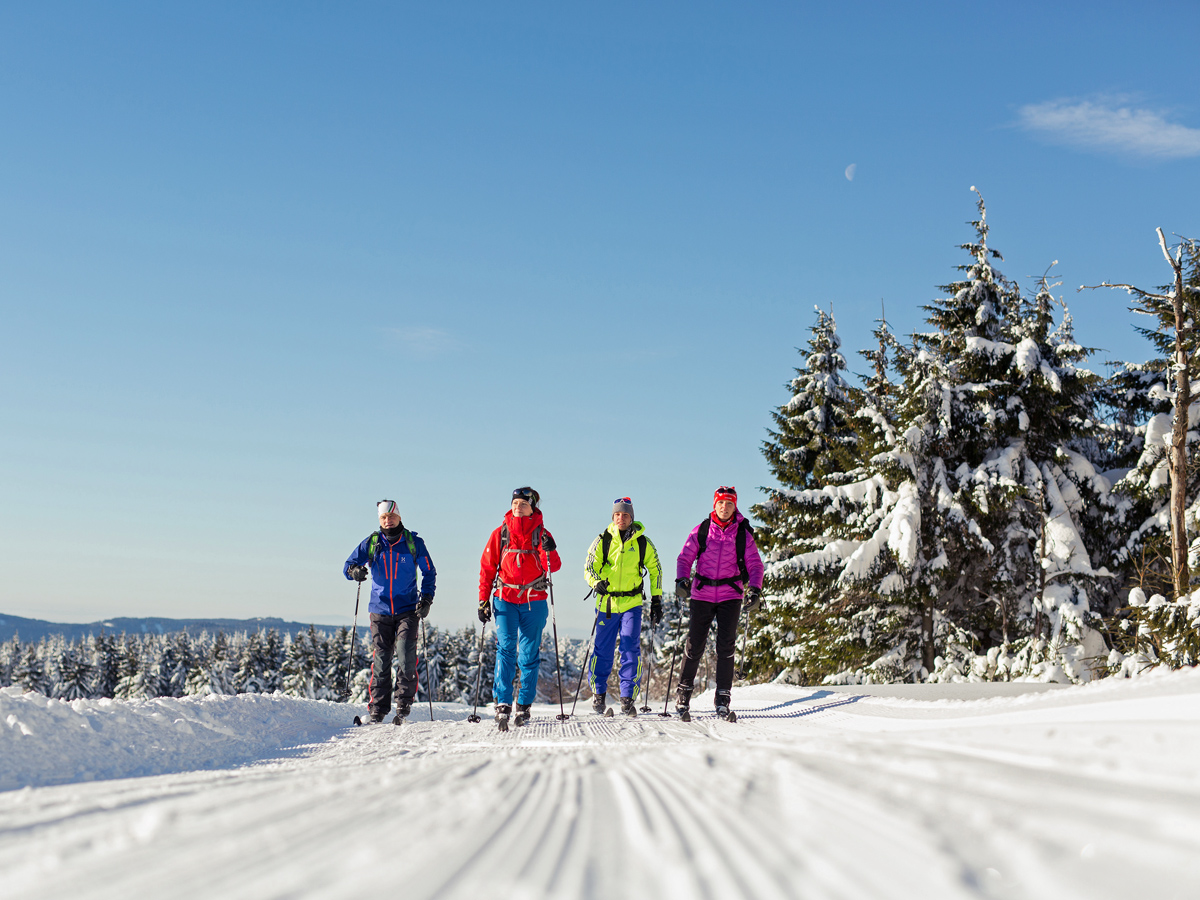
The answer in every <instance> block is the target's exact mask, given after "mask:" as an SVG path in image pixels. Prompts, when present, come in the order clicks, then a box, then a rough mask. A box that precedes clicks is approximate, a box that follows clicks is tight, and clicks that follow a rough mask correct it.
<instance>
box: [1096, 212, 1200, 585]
mask: <svg viewBox="0 0 1200 900" xmlns="http://www.w3.org/2000/svg"><path fill="white" fill-rule="evenodd" d="M1156 231H1157V232H1158V246H1159V247H1161V248H1162V253H1163V256H1164V257H1166V260H1167V264H1168V265H1169V266H1170V267H1171V272H1172V274H1173V275H1174V276H1175V277H1174V279H1173V285H1172V291H1171V293H1170V294H1169V295H1167V296H1164V295H1162V294H1152V293H1150V292H1149V291H1144V290H1142V289H1141V288H1139V287H1135V286H1134V285H1132V284H1114V283H1110V282H1107V281H1105V282H1103V283H1101V284H1098V285H1090V286H1089V285H1083V286H1081V287H1080V288H1079V289H1080V290H1081V291H1082V290H1085V289H1087V290H1094V289H1095V288H1098V287H1108V288H1124V289H1125V290H1127V291H1129V292H1130V293H1131V294H1135V295H1136V296H1138V297H1140V298H1141V299H1142V300H1143V301H1156V302H1158V303H1165V302H1167V301H1170V303H1171V312H1172V316H1171V323H1170V324H1169V325H1168V324H1167V323H1166V322H1165V321H1162V320H1161V319H1160V322H1161V327H1164V328H1174V329H1175V352H1174V357H1173V359H1172V368H1173V369H1174V373H1175V419H1174V422H1173V424H1172V428H1171V446H1170V448H1169V449H1168V452H1167V471H1168V473H1169V474H1170V476H1171V577H1172V580H1173V582H1174V584H1173V586H1174V590H1175V596H1176V597H1184V596H1186V595H1187V594H1188V592H1189V590H1190V588H1191V580H1192V579H1191V572H1190V571H1189V570H1188V535H1187V521H1186V518H1185V513H1186V511H1187V472H1188V449H1187V435H1188V424H1189V423H1188V408H1189V407H1190V406H1191V404H1192V381H1191V371H1190V369H1191V358H1190V357H1189V355H1188V346H1189V344H1190V343H1191V340H1192V334H1193V332H1194V331H1195V328H1196V324H1197V323H1195V322H1191V321H1189V318H1188V311H1187V303H1186V301H1185V295H1184V284H1183V245H1184V244H1185V243H1187V244H1190V245H1191V247H1192V248H1193V250H1194V249H1195V247H1196V242H1195V241H1190V240H1189V239H1187V238H1183V239H1182V240H1181V241H1180V243H1179V247H1178V249H1177V251H1176V253H1175V255H1174V256H1172V255H1171V251H1170V250H1168V249H1167V238H1166V235H1164V234H1163V230H1162V229H1161V228H1158V229H1156Z"/></svg>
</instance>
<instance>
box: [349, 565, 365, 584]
mask: <svg viewBox="0 0 1200 900" xmlns="http://www.w3.org/2000/svg"><path fill="white" fill-rule="evenodd" d="M346 574H347V575H349V576H350V577H351V578H353V579H354V580H355V581H366V580H367V567H366V566H351V567H350V568H349V569H347V570H346Z"/></svg>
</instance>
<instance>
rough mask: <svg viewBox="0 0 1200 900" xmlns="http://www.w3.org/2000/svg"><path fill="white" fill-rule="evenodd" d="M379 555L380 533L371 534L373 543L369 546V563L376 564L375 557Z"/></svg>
mask: <svg viewBox="0 0 1200 900" xmlns="http://www.w3.org/2000/svg"><path fill="white" fill-rule="evenodd" d="M378 555H379V532H378V531H373V532H371V543H369V544H367V562H369V563H373V562H375V557H377V556H378Z"/></svg>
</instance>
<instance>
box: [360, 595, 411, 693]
mask: <svg viewBox="0 0 1200 900" xmlns="http://www.w3.org/2000/svg"><path fill="white" fill-rule="evenodd" d="M420 627H421V618H420V616H418V615H417V611H416V610H413V611H412V612H410V613H405V614H404V615H400V616H389V615H387V614H386V613H371V646H372V647H374V650H375V652H374V655H373V656H372V657H371V686H370V691H369V693H368V697H367V707H368V708H369V709H370V710H371V714H372V715H378V716H386V715H387V714H388V713H389V712H390V711H391V709H392V696H391V695H392V654H393V652H394V653H395V656H396V668H397V669H399V673H398V675H397V677H396V705H397V706H400V705H401V703H402V702H403V701H405V700H408V701H410V702H411V701H412V699H413V697H415V696H416V695H417V632H418V631H419V630H420Z"/></svg>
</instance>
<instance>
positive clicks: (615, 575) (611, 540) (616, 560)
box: [583, 497, 663, 716]
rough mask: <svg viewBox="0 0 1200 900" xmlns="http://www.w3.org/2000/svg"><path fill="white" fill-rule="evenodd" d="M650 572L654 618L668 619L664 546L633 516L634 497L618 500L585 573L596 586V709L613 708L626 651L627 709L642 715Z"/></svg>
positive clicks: (592, 680) (591, 676)
mask: <svg viewBox="0 0 1200 900" xmlns="http://www.w3.org/2000/svg"><path fill="white" fill-rule="evenodd" d="M647 574H648V575H649V576H650V622H651V624H652V625H657V624H658V623H659V622H661V621H662V615H663V607H662V566H661V565H659V562H658V551H657V550H655V549H654V544H653V543H651V541H650V538H649V537H647V536H646V529H645V528H643V527H642V523H641V522H635V521H634V518H633V501H632V500H631V499H629V498H628V497H618V498H617V499H616V500H614V501H613V508H612V522H610V523H609V525H608V528H606V529H605V530H604V531H602V532H601V533H600V536H599V537H597V538H596V540H594V541H592V546H591V547H590V548H589V549H588V554H587V562H586V563H585V564H584V568H583V576H584V578H586V579H587V583H588V584H589V585H590V586H591V587H592V588H593V589H595V591H596V629H595V630H596V643H595V648H594V650H593V652H592V664H591V665H590V666H589V667H588V685H589V686H590V687H591V689H592V708H593V709H594V710H596V712H598V713H604V712H605V711H606V710H607V705H606V703H605V689H606V687H607V685H608V676H609V673H611V672H612V667H613V656H614V653H615V649H616V647H617V645H618V644H619V646H620V650H621V671H620V679H621V713H622V714H623V715H626V716H636V715H637V706H635V705H634V701H635V700H636V699H637V696H638V693H639V691H640V690H641V686H642V641H641V637H642V604H643V603H644V602H645V599H646V592H645V588H644V587H643V585H642V579H643V578H644V577H645V576H646V575H647Z"/></svg>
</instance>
